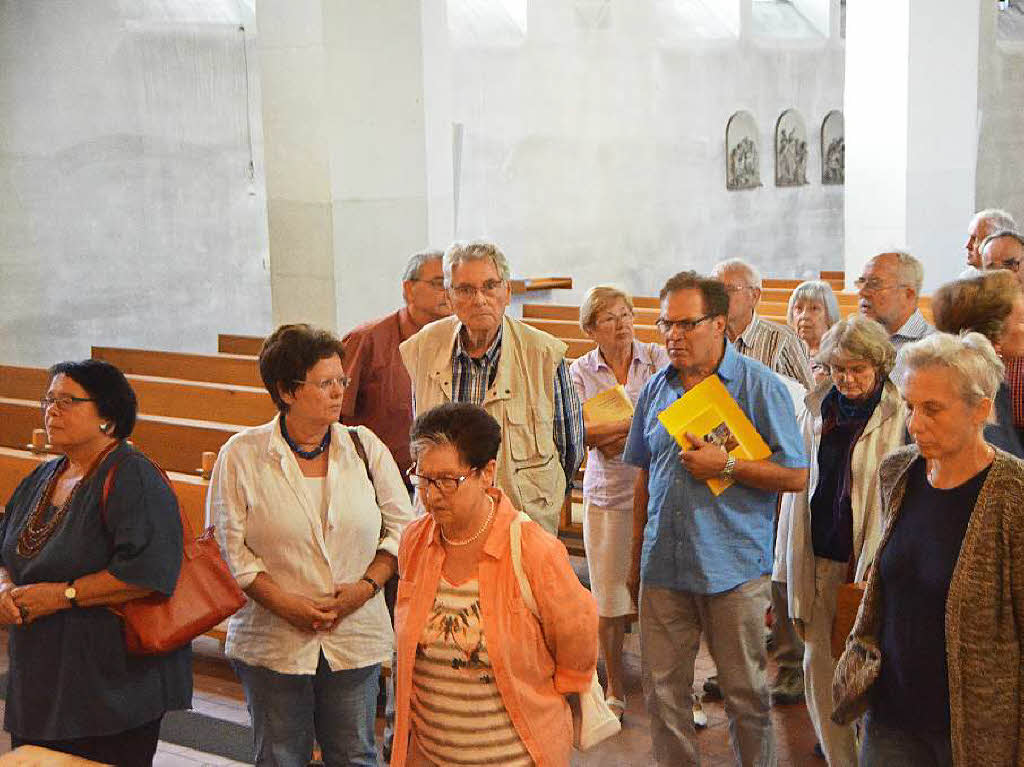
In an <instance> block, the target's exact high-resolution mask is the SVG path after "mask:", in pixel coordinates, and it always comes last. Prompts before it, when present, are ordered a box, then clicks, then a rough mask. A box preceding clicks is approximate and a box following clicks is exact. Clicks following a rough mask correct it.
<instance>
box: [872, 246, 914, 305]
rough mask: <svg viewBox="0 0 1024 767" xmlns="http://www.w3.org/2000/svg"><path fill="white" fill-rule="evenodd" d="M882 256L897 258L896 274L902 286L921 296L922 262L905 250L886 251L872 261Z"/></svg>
mask: <svg viewBox="0 0 1024 767" xmlns="http://www.w3.org/2000/svg"><path fill="white" fill-rule="evenodd" d="M882 256H895V257H896V273H897V274H898V275H899V281H900V285H901V286H904V287H908V288H913V289H914V292H915V293H917V294H918V295H921V284H922V283H923V282H924V267H923V266H921V262H920V261H918V260H917V259H916V258H914V257H913V256H912V255H910V254H909V253H907V251H905V250H895V249H894V250H886V251H883V252H882V253H879V254H877V255H875V256H873V257H872V259H871V260H872V261H875V260H876V259H879V258H881V257H882Z"/></svg>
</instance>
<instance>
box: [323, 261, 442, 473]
mask: <svg viewBox="0 0 1024 767" xmlns="http://www.w3.org/2000/svg"><path fill="white" fill-rule="evenodd" d="M442 255H444V254H443V253H442V252H441V251H440V250H428V251H424V252H422V253H416V254H414V255H412V256H410V257H409V261H408V263H407V264H406V266H405V272H404V273H403V274H402V296H403V297H404V298H405V306H403V307H402V308H401V309H399V310H398V311H396V312H392V313H391V314H388V315H386V316H384V317H380V318H379V319H375V320H370V321H369V322H364V323H363V324H362V325H359V326H358V327H356V328H353V329H352V330H351V331H349V333H348V334H347V335H346V336H345V337H344V338H343V339H342V340H341V342H342V344H343V345H344V347H345V372H346V373H347V374H348V375H349V377H350V378H351V379H352V382H351V383H350V384H349V386H348V388H347V389H346V390H345V399H344V402H343V403H342V408H341V420H342V422H343V423H345V424H349V425H352V426H355V425H357V424H362V425H364V426H366V427H368V428H369V429H370V430H371V431H372V432H373V433H374V434H376V435H377V436H378V437H380V438H381V440H382V441H383V442H384V444H385V445H387V446H388V449H389V450H390V451H391V454H392V455H393V456H394V458H395V463H397V464H398V468H399V469H400V470H401V472H402V478H403V479H405V478H406V477H405V471H406V469H408V468H409V466H410V464H411V459H410V458H409V427H410V426H412V418H413V413H412V383H411V382H410V380H409V373H408V372H407V371H406V369H405V365H404V364H402V358H401V356H400V355H399V353H398V345H399V344H400V343H401V342H402V341H404V340H405V339H406V338H408V337H409V336H411V335H413V334H414V333H416V332H417V331H418V330H419V329H420V328H422V327H423V326H424V325H426V324H427V323H429V322H433V321H434V320H439V319H441V318H442V317H447V316H448V315H449V314H451V313H452V308H451V305H450V304H449V303H448V294H447V292H446V291H445V289H444V275H443V273H442V271H441V256H442Z"/></svg>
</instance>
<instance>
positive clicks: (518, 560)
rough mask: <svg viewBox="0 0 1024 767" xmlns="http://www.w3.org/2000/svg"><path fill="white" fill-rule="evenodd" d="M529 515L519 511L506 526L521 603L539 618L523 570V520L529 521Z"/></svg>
mask: <svg viewBox="0 0 1024 767" xmlns="http://www.w3.org/2000/svg"><path fill="white" fill-rule="evenodd" d="M529 521H530V517H529V516H527V515H526V514H524V513H523V512H521V511H520V512H519V514H518V515H517V516H516V518H515V519H513V520H512V524H511V525H509V526H508V537H509V548H510V549H511V551H512V570H513V572H515V574H516V580H517V581H519V591H520V593H521V594H522V595H523V603H524V604H525V605H526V607H527V609H528V610H529V611H530V612H531V613H533V615H534V617H536V618H537V620H540V613H539V612H538V611H537V601H536V600H535V599H534V598H533V589H532V588H531V587H530V579H529V578H527V577H526V573H524V572H523V522H529Z"/></svg>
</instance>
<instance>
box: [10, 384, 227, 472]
mask: <svg viewBox="0 0 1024 767" xmlns="http://www.w3.org/2000/svg"><path fill="white" fill-rule="evenodd" d="M42 423H43V419H42V415H41V413H40V410H39V402H38V401H31V400H20V399H12V398H10V397H0V424H2V427H0V445H4V446H6V447H11V448H15V449H22V448H24V446H25V445H26V444H27V443H28V442H29V441H30V440H31V438H32V430H33V429H38V428H40V427H41V426H42ZM243 428H244V427H242V426H237V425H235V424H226V423H214V422H211V421H197V420H192V419H188V418H171V417H169V416H157V415H140V416H139V418H138V421H137V422H136V424H135V430H134V431H133V432H132V436H131V440H132V442H134V443H135V445H136V446H137V447H138V448H139V449H140V450H141V451H143V452H144V453H146V455H148V456H149V457H150V458H152V459H153V460H154V461H156V462H157V463H158V464H160V465H161V466H162V467H163V468H164V469H166V470H167V471H180V472H183V473H185V474H191V473H194V471H195V470H196V469H198V468H199V466H200V463H201V462H202V454H203V452H204V451H210V452H213V453H216V452H217V451H219V450H220V448H221V446H222V445H223V444H224V443H225V442H227V441H228V439H229V438H230V437H231V436H232V435H233V434H236V433H238V432H239V431H241V430H242V429H243Z"/></svg>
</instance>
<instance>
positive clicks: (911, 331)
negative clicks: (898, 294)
mask: <svg viewBox="0 0 1024 767" xmlns="http://www.w3.org/2000/svg"><path fill="white" fill-rule="evenodd" d="M931 327H932V326H931V325H929V324H928V320H926V319H925V318H924V315H923V314H921V310H920V309H915V310H914V313H913V314H911V315H910V316H909V317H907V321H906V322H904V323H903V324H902V325H901V326H900V329H899V330H897V331H896V332H895V333H893V334H892V337H893V338H896V337H897V336H899V337H900V338H909V339H913V340H915V341H916V340H917V339H919V338H924V336H926V335H928V331H929V330H931Z"/></svg>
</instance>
